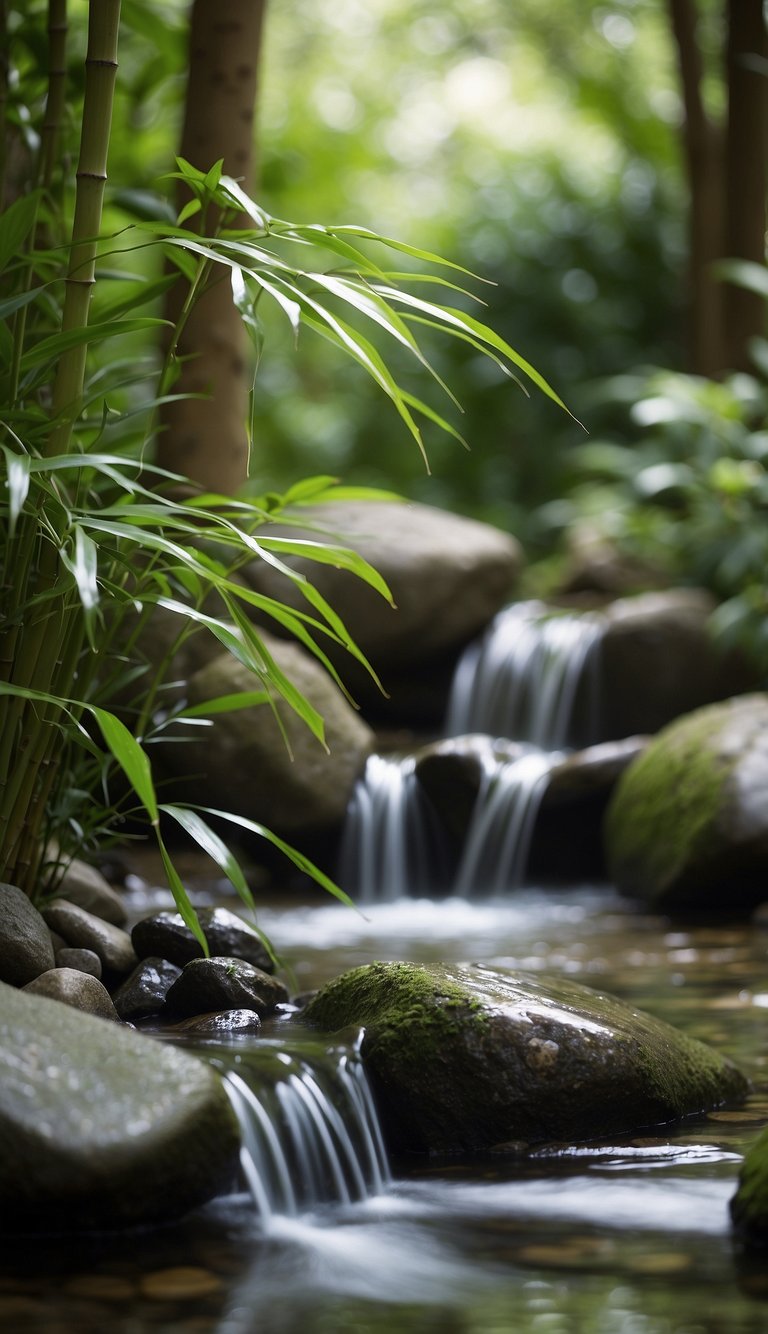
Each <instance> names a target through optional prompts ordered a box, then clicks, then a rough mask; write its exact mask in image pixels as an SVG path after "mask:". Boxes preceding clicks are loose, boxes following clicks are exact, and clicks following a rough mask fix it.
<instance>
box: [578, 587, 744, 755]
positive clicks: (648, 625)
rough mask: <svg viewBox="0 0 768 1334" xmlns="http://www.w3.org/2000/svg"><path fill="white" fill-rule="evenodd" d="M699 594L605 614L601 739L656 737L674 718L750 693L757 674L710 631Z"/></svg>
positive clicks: (633, 600) (635, 600) (638, 602)
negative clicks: (744, 692) (655, 733)
mask: <svg viewBox="0 0 768 1334" xmlns="http://www.w3.org/2000/svg"><path fill="white" fill-rule="evenodd" d="M713 610H714V601H713V599H712V598H711V596H710V595H709V594H708V593H705V592H704V591H703V590H701V589H694V588H684V589H669V590H667V591H666V592H658V593H644V594H640V595H639V596H637V597H629V598H620V599H618V600H617V601H615V602H612V603H610V604H609V605H608V606H607V607H605V609H604V611H603V616H604V627H605V628H604V633H603V638H602V642H601V646H600V654H601V664H600V670H601V675H602V682H603V688H602V690H601V696H600V712H601V719H600V739H604V740H609V739H612V738H617V737H625V736H632V735H635V734H643V733H653V732H657V731H658V730H659V728H661V727H665V726H666V725H667V724H668V723H670V722H671V721H672V720H673V719H674V718H677V717H679V716H680V715H681V714H685V713H690V712H691V710H693V709H697V708H699V707H701V706H702V705H705V704H710V703H712V702H713V701H716V700H721V699H724V698H725V697H726V696H728V695H733V694H736V693H738V692H740V691H743V690H749V689H753V688H754V686H755V684H756V682H755V677H754V673H752V672H750V671H748V670H747V669H746V667H745V665H744V663H743V661H741V660H740V659H739V658H738V657H736V656H735V655H734V654H724V653H723V652H722V651H721V650H720V649H719V648H718V646H717V645H716V644H715V642H714V640H713V639H712V636H711V634H710V632H709V628H708V622H709V617H710V616H711V614H712V612H713Z"/></svg>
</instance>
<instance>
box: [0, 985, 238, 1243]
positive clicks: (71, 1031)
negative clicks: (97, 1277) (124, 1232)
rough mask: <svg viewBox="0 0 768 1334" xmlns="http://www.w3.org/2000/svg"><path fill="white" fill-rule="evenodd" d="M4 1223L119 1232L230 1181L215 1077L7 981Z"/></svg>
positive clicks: (223, 1108) (1, 1099)
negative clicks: (10, 985) (118, 1230)
mask: <svg viewBox="0 0 768 1334" xmlns="http://www.w3.org/2000/svg"><path fill="white" fill-rule="evenodd" d="M0 1143H1V1144H2V1146H3V1151H2V1154H0V1219H2V1222H1V1223H0V1229H2V1230H4V1231H5V1230H8V1231H13V1232H18V1231H24V1230H29V1231H35V1232H47V1231H61V1230H66V1231H73V1230H75V1231H77V1230H81V1229H93V1228H100V1229H105V1228H106V1229H116V1228H123V1227H129V1226H136V1225H138V1224H147V1223H155V1222H158V1221H160V1220H163V1219H171V1218H175V1217H179V1216H180V1215H182V1214H183V1213H185V1212H187V1211H188V1210H189V1209H191V1208H193V1207H194V1206H196V1205H198V1204H202V1203H203V1202H204V1201H206V1200H209V1199H211V1198H212V1197H213V1196H214V1195H217V1194H219V1193H220V1192H221V1191H222V1190H223V1189H225V1188H226V1187H228V1186H229V1185H230V1184H231V1182H232V1180H233V1177H234V1172H235V1168H236V1163H237V1155H238V1151H239V1133H238V1129H237V1123H236V1120H235V1117H234V1113H233V1112H232V1109H231V1107H230V1104H229V1100H228V1098H227V1095H226V1093H225V1091H224V1088H223V1086H222V1082H221V1079H220V1078H219V1076H218V1075H217V1074H216V1073H215V1072H214V1071H213V1070H212V1069H211V1068H210V1067H209V1066H207V1065H205V1064H203V1062H202V1061H199V1060H197V1059H195V1058H194V1057H192V1056H189V1055H187V1054H185V1053H184V1052H182V1051H179V1050H178V1049H177V1048H175V1047H172V1046H170V1045H166V1044H163V1043H160V1042H157V1041H153V1040H152V1039H151V1038H149V1037H145V1036H143V1035H141V1034H139V1033H135V1032H133V1031H132V1030H130V1029H127V1028H121V1027H119V1026H118V1025H117V1024H115V1023H108V1022H105V1021H104V1020H103V1019H98V1018H94V1017H93V1016H91V1015H87V1014H80V1013H77V1012H76V1011H75V1010H73V1009H71V1008H70V1007H69V1006H68V1005H62V1004H61V1003H60V1002H59V1001H57V1000H50V999H48V998H47V997H43V996H32V995H29V994H26V993H23V992H20V991H16V990H15V989H14V988H13V987H8V986H5V985H1V984H0Z"/></svg>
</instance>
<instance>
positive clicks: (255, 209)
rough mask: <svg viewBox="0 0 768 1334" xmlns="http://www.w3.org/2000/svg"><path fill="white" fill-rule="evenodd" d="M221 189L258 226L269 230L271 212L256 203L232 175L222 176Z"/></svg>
mask: <svg viewBox="0 0 768 1334" xmlns="http://www.w3.org/2000/svg"><path fill="white" fill-rule="evenodd" d="M219 190H220V192H221V193H223V194H224V195H228V196H229V197H230V199H231V200H232V202H233V203H234V204H236V205H237V207H238V209H240V210H241V212H243V213H247V215H248V217H249V218H252V219H253V221H254V222H255V223H256V226H257V227H260V228H262V229H263V230H264V231H269V214H268V213H265V212H264V210H263V209H261V208H259V206H258V204H255V203H254V201H253V200H252V199H251V197H250V195H247V194H246V193H245V190H244V189H243V187H242V186H241V185H238V183H237V181H235V180H233V179H232V177H231V176H222V177H221V180H220V181H219Z"/></svg>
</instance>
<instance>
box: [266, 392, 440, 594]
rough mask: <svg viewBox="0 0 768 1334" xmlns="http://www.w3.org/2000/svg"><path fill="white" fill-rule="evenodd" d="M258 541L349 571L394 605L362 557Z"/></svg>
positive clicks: (287, 540) (308, 544) (297, 541)
mask: <svg viewBox="0 0 768 1334" xmlns="http://www.w3.org/2000/svg"><path fill="white" fill-rule="evenodd" d="M416 401H417V402H418V400H416ZM259 540H260V544H261V546H262V547H264V548H265V550H267V551H279V552H280V553H281V554H282V555H285V556H302V557H303V558H304V559H305V560H311V561H315V562H316V563H317V564H318V565H332V566H333V567H334V569H337V570H349V571H350V572H351V573H352V574H356V575H357V577H358V579H362V580H363V581H364V582H365V583H366V584H369V585H370V587H371V588H375V589H376V592H377V593H380V594H381V596H382V597H383V598H386V600H387V602H389V604H390V606H393V607H394V605H395V604H394V601H393V599H392V594H391V592H390V590H389V588H388V586H387V584H386V583H385V581H384V579H382V577H381V575H380V574H379V572H378V570H375V569H374V568H373V566H372V565H369V563H368V561H367V560H366V559H365V558H364V557H363V556H360V555H358V553H357V552H356V551H352V550H351V549H350V548H348V547H337V546H335V545H331V544H330V543H325V542H314V541H312V540H310V539H309V538H300V537H298V538H295V537H268V536H267V535H266V534H263V535H262V536H261V538H260V539H259Z"/></svg>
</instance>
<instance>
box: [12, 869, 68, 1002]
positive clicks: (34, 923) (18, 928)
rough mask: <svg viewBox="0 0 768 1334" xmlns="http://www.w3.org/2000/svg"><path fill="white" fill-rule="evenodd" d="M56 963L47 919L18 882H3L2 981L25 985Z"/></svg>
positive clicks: (14, 984)
mask: <svg viewBox="0 0 768 1334" xmlns="http://www.w3.org/2000/svg"><path fill="white" fill-rule="evenodd" d="M55 963H56V960H55V958H54V953H53V945H52V944H51V936H50V932H49V931H48V927H47V926H46V924H45V921H44V920H43V918H42V917H41V915H40V913H39V912H38V911H37V908H34V907H33V906H32V904H31V903H30V901H29V899H28V898H27V895H26V894H25V893H24V891H23V890H21V889H19V888H18V887H17V886H16V885H6V884H0V981H3V982H10V983H11V984H12V985H13V986H16V987H23V986H24V984H25V982H31V981H32V979H33V978H34V977H37V976H38V975H39V974H40V973H45V972H47V970H48V969H49V968H53V967H54V965H55Z"/></svg>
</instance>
